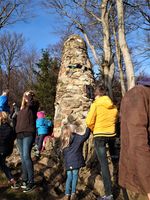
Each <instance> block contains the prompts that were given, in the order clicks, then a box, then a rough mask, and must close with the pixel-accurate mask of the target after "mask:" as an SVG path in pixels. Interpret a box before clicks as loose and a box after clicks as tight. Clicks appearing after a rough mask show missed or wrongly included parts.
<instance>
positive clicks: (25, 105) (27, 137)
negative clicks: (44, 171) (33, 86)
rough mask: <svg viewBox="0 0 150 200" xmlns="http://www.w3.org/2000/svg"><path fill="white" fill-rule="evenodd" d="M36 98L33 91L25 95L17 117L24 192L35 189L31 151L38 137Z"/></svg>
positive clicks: (37, 105)
mask: <svg viewBox="0 0 150 200" xmlns="http://www.w3.org/2000/svg"><path fill="white" fill-rule="evenodd" d="M34 96H35V95H34V93H33V92H32V91H27V92H25V93H24V95H23V98H22V104H21V108H20V111H19V112H18V115H17V124H16V135H17V143H18V148H19V152H20V156H21V162H22V184H21V188H23V189H24V190H23V192H29V191H31V190H32V189H33V188H34V187H35V184H34V168H33V162H32V159H31V149H32V145H33V142H34V140H35V136H36V114H37V111H38V107H39V104H38V102H37V100H35V98H34Z"/></svg>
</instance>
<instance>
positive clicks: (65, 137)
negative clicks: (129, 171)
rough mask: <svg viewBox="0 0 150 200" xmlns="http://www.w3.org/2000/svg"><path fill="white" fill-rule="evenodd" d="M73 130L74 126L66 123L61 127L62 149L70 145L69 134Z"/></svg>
mask: <svg viewBox="0 0 150 200" xmlns="http://www.w3.org/2000/svg"><path fill="white" fill-rule="evenodd" d="M73 132H74V126H73V125H71V124H66V125H64V126H63V127H62V129H61V149H64V148H66V147H68V146H69V145H70V141H71V136H72V133H73Z"/></svg>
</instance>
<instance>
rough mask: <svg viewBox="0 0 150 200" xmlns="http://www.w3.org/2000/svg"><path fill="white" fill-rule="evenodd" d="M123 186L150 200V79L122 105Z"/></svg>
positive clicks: (120, 178)
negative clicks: (144, 195) (145, 195)
mask: <svg viewBox="0 0 150 200" xmlns="http://www.w3.org/2000/svg"><path fill="white" fill-rule="evenodd" d="M119 184H120V186H122V187H123V188H125V189H128V190H129V191H132V192H135V193H141V194H147V196H148V199H149V200H150V79H147V80H146V81H140V82H139V83H138V85H136V86H135V87H134V88H132V89H131V90H129V91H128V92H127V93H126V94H125V96H124V98H123V100H122V102H121V152H120V161H119Z"/></svg>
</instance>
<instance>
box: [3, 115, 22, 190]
mask: <svg viewBox="0 0 150 200" xmlns="http://www.w3.org/2000/svg"><path fill="white" fill-rule="evenodd" d="M14 140H15V133H14V131H13V128H12V127H11V126H10V125H9V123H8V114H7V113H6V112H0V169H1V170H2V171H3V172H4V173H5V175H6V177H7V178H8V180H9V183H10V184H11V188H14V189H17V188H19V186H18V185H17V183H16V181H15V179H14V177H13V175H12V173H11V170H10V168H9V167H8V166H7V165H6V163H5V162H6V161H5V160H6V157H7V156H9V155H11V153H12V151H13V146H14Z"/></svg>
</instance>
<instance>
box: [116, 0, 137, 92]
mask: <svg viewBox="0 0 150 200" xmlns="http://www.w3.org/2000/svg"><path fill="white" fill-rule="evenodd" d="M116 3H117V13H118V27H119V28H118V35H119V45H120V49H121V52H122V55H123V58H124V62H125V66H126V75H127V85H128V90H129V89H131V88H132V87H134V85H135V77H134V68H133V64H132V60H131V56H130V53H129V49H128V46H127V42H126V37H125V28H124V12H123V1H122V0H116Z"/></svg>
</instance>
